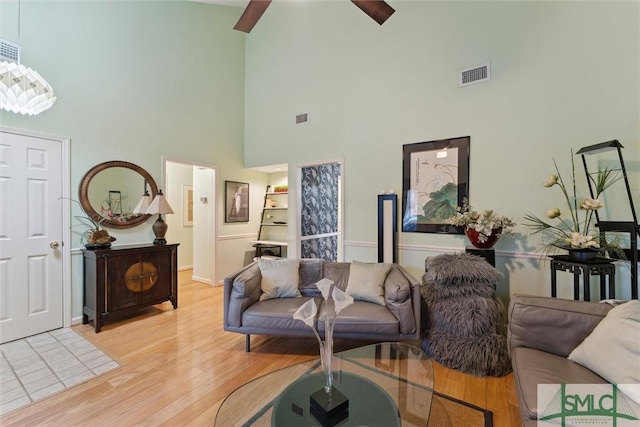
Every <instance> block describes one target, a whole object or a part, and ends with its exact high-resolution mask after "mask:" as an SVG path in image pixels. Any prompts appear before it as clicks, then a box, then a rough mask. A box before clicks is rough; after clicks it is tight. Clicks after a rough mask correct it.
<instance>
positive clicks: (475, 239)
mask: <svg viewBox="0 0 640 427" xmlns="http://www.w3.org/2000/svg"><path fill="white" fill-rule="evenodd" d="M464 232H465V234H466V235H467V237H468V238H469V242H471V244H472V245H473V246H475V247H476V248H478V249H489V248H492V247H493V245H495V244H496V242H497V241H498V239H499V238H500V235H501V234H502V228H494V229H493V230H491V235H489V236H487V238H486V240H485V241H484V242H481V241H480V235H481V233H480V232H479V231H477V230H474V229H473V228H468V227H467V228H465V229H464Z"/></svg>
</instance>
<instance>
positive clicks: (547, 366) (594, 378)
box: [507, 295, 613, 427]
mask: <svg viewBox="0 0 640 427" xmlns="http://www.w3.org/2000/svg"><path fill="white" fill-rule="evenodd" d="M612 308H613V307H612V306H611V305H609V304H605V303H597V302H588V301H573V300H564V299H556V298H548V297H533V296H524V295H514V296H513V297H512V298H511V301H510V303H509V326H508V333H507V340H508V344H509V352H510V355H511V364H512V366H513V375H514V382H515V387H516V394H517V395H518V404H519V406H520V415H521V418H522V423H523V426H525V427H534V426H536V425H537V421H536V420H537V417H538V414H539V413H540V412H541V411H542V410H544V408H538V406H537V386H538V384H563V383H564V384H606V383H607V381H605V380H604V379H602V378H601V377H600V376H598V375H596V374H595V373H593V372H592V371H590V370H589V369H587V368H585V367H583V366H581V365H578V364H577V363H574V362H572V361H570V360H569V359H567V356H568V355H569V354H570V353H571V351H573V349H574V348H576V347H577V346H578V345H579V344H580V343H582V341H584V339H585V338H586V337H587V336H588V335H589V334H590V333H591V332H592V331H593V329H594V328H595V327H596V326H597V325H598V323H600V321H601V320H602V319H604V317H605V316H606V314H607V313H608V312H609V310H611V309H612Z"/></svg>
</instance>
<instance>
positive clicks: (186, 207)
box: [182, 185, 193, 227]
mask: <svg viewBox="0 0 640 427" xmlns="http://www.w3.org/2000/svg"><path fill="white" fill-rule="evenodd" d="M182 225H183V226H185V227H191V226H193V187H192V186H191V185H184V186H183V187H182Z"/></svg>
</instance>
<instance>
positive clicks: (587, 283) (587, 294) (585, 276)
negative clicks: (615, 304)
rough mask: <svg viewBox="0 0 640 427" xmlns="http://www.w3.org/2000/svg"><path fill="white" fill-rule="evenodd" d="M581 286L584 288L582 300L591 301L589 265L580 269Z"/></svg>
mask: <svg viewBox="0 0 640 427" xmlns="http://www.w3.org/2000/svg"><path fill="white" fill-rule="evenodd" d="M582 277H583V281H582V287H583V288H584V300H585V301H591V295H590V293H591V289H590V288H591V283H590V282H591V281H590V280H589V267H584V268H583V269H582Z"/></svg>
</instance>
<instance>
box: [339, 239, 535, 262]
mask: <svg viewBox="0 0 640 427" xmlns="http://www.w3.org/2000/svg"><path fill="white" fill-rule="evenodd" d="M344 244H345V246H349V247H360V248H373V249H376V250H377V249H378V244H377V243H375V242H359V241H355V240H349V241H345V243H344ZM398 250H401V251H408V252H409V251H413V252H442V253H455V252H464V250H465V247H461V248H459V247H451V246H429V245H406V244H400V245H398ZM496 256H497V257H501V258H519V259H536V260H545V259H547V257H546V255H545V254H543V253H541V252H511V251H498V250H497V251H496Z"/></svg>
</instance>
